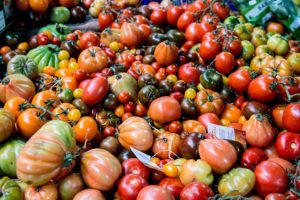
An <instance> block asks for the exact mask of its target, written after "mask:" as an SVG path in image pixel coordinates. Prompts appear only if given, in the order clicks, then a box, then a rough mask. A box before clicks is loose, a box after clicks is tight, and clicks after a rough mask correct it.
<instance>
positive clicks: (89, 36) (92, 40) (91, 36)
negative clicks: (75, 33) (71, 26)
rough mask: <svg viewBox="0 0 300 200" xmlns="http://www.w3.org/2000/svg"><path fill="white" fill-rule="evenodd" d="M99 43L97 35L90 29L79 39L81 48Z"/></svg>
mask: <svg viewBox="0 0 300 200" xmlns="http://www.w3.org/2000/svg"><path fill="white" fill-rule="evenodd" d="M99 43H100V39H99V37H98V35H97V34H96V33H94V32H90V31H89V32H86V33H84V34H83V35H82V36H81V37H80V40H79V44H80V47H81V48H82V49H87V48H89V47H91V46H98V45H99Z"/></svg>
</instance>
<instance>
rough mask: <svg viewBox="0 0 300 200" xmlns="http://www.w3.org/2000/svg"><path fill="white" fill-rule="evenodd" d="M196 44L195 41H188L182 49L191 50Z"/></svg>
mask: <svg viewBox="0 0 300 200" xmlns="http://www.w3.org/2000/svg"><path fill="white" fill-rule="evenodd" d="M195 44H196V43H195V42H194V41H186V42H185V43H184V44H183V45H182V47H181V48H182V49H186V50H187V51H188V50H190V49H191V48H192V47H193V46H194V45H195Z"/></svg>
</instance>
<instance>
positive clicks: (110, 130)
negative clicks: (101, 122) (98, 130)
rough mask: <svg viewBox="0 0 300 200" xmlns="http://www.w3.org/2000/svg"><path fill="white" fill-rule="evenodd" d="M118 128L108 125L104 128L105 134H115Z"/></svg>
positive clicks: (106, 135) (105, 135)
mask: <svg viewBox="0 0 300 200" xmlns="http://www.w3.org/2000/svg"><path fill="white" fill-rule="evenodd" d="M115 133H116V129H115V128H114V127H112V126H107V127H105V128H104V130H103V136H104V137H108V136H115Z"/></svg>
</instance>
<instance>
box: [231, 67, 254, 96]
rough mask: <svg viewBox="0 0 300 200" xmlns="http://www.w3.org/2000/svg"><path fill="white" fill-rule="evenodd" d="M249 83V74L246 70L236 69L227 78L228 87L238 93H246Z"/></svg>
mask: <svg viewBox="0 0 300 200" xmlns="http://www.w3.org/2000/svg"><path fill="white" fill-rule="evenodd" d="M250 82H251V77H250V72H249V71H248V70H246V69H238V70H236V71H234V72H233V73H231V74H230V76H229V77H228V85H229V86H230V87H231V88H232V89H234V90H235V91H237V92H239V93H243V92H246V91H247V89H248V86H249V84H250Z"/></svg>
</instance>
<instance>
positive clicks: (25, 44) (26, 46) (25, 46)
mask: <svg viewBox="0 0 300 200" xmlns="http://www.w3.org/2000/svg"><path fill="white" fill-rule="evenodd" d="M18 49H19V50H21V51H28V49H29V44H28V42H22V43H20V44H19V45H18Z"/></svg>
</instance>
